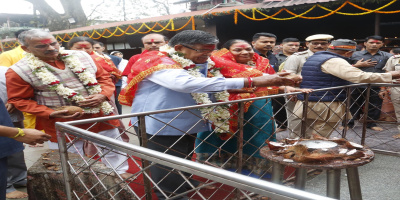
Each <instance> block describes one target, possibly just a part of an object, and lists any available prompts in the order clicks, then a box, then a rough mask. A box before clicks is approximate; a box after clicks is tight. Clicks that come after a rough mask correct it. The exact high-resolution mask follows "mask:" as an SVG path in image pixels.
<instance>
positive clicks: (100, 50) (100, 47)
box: [93, 41, 123, 114]
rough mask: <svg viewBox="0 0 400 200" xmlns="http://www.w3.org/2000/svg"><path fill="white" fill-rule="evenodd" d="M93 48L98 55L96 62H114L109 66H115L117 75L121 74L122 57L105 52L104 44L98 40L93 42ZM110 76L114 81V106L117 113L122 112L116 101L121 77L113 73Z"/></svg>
mask: <svg viewBox="0 0 400 200" xmlns="http://www.w3.org/2000/svg"><path fill="white" fill-rule="evenodd" d="M93 49H94V52H95V53H97V55H99V57H97V58H96V62H100V63H104V64H105V65H113V64H114V66H110V67H111V68H114V67H115V68H117V69H118V70H119V72H118V76H120V75H121V68H122V67H123V65H120V64H121V62H122V58H120V57H118V56H114V55H107V54H105V53H104V50H105V49H106V48H105V47H104V44H103V43H102V42H99V41H95V42H94V44H93ZM98 59H100V60H98ZM110 60H111V61H112V63H111V62H110ZM120 67H121V68H120ZM111 77H112V79H113V81H114V82H115V96H114V98H113V101H114V103H115V106H116V107H117V110H118V114H122V106H121V104H120V103H119V101H118V95H119V93H120V92H121V86H122V79H121V78H117V77H116V76H114V75H111ZM116 79H118V80H116Z"/></svg>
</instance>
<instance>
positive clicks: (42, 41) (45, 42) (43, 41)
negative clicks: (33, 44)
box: [40, 39, 51, 44]
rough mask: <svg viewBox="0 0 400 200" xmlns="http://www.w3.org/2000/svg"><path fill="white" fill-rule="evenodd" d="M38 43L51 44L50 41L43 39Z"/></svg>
mask: <svg viewBox="0 0 400 200" xmlns="http://www.w3.org/2000/svg"><path fill="white" fill-rule="evenodd" d="M40 42H41V43H42V44H50V43H51V39H43V40H40Z"/></svg>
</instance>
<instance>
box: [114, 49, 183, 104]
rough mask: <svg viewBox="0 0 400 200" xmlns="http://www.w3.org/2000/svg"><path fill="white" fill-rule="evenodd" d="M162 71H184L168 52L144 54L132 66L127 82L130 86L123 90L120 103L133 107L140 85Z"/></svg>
mask: <svg viewBox="0 0 400 200" xmlns="http://www.w3.org/2000/svg"><path fill="white" fill-rule="evenodd" d="M162 69H182V66H181V65H180V64H179V63H177V62H175V61H174V60H172V59H171V58H169V57H168V56H167V53H166V52H160V51H149V52H147V53H145V54H142V56H141V58H140V59H138V60H137V61H136V62H135V63H134V64H133V65H132V68H131V73H130V74H129V76H128V80H127V82H128V85H127V86H126V87H125V88H124V89H122V91H121V93H120V94H119V96H118V100H119V103H120V104H123V105H127V106H132V102H133V99H134V98H135V93H136V90H137V89H138V83H139V82H140V81H142V80H143V79H144V78H146V77H147V76H149V75H150V74H152V73H153V72H156V71H159V70H162Z"/></svg>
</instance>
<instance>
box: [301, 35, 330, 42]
mask: <svg viewBox="0 0 400 200" xmlns="http://www.w3.org/2000/svg"><path fill="white" fill-rule="evenodd" d="M331 39H333V36H332V35H328V34H316V35H310V36H308V37H307V38H306V41H307V42H309V41H312V40H331Z"/></svg>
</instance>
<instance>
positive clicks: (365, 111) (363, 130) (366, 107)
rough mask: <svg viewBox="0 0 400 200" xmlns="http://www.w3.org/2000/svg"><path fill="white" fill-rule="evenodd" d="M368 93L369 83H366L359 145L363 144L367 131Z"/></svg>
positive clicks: (369, 89) (369, 92) (369, 93)
mask: <svg viewBox="0 0 400 200" xmlns="http://www.w3.org/2000/svg"><path fill="white" fill-rule="evenodd" d="M370 95H371V84H369V85H368V88H367V96H366V97H365V104H364V118H363V129H362V136H361V145H364V144H365V136H366V133H367V121H368V110H369V97H370Z"/></svg>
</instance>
